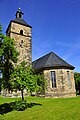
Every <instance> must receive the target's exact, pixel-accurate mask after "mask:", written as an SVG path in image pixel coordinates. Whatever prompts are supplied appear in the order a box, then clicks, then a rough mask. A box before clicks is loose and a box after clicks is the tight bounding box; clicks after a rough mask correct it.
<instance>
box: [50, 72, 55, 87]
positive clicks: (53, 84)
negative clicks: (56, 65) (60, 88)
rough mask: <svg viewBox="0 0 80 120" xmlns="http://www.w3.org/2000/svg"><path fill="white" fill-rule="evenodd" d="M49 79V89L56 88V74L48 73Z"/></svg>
mask: <svg viewBox="0 0 80 120" xmlns="http://www.w3.org/2000/svg"><path fill="white" fill-rule="evenodd" d="M50 78H51V84H52V85H51V87H52V88H56V72H55V71H50Z"/></svg>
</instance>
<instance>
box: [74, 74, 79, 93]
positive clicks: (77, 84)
mask: <svg viewBox="0 0 80 120" xmlns="http://www.w3.org/2000/svg"><path fill="white" fill-rule="evenodd" d="M74 79H75V86H76V90H77V93H78V94H79V95H80V73H77V72H75V73H74Z"/></svg>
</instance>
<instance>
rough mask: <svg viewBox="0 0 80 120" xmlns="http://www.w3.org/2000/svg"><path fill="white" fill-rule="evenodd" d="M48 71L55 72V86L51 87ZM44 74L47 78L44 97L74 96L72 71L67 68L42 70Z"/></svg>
mask: <svg viewBox="0 0 80 120" xmlns="http://www.w3.org/2000/svg"><path fill="white" fill-rule="evenodd" d="M50 71H55V73H56V87H55V88H52V82H51V76H50ZM67 71H69V73H70V82H69V81H68V76H67ZM43 73H44V76H45V78H46V80H47V88H46V93H45V97H75V96H76V91H75V82H74V71H73V70H69V69H51V70H44V72H43Z"/></svg>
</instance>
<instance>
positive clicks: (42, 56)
mask: <svg viewBox="0 0 80 120" xmlns="http://www.w3.org/2000/svg"><path fill="white" fill-rule="evenodd" d="M50 53H52V52H50ZM50 53H47V54H45V55H43V56H42V57H39V58H38V59H36V60H34V61H33V62H35V61H38V60H40V59H42V58H44V57H45V56H47V55H49V54H50Z"/></svg>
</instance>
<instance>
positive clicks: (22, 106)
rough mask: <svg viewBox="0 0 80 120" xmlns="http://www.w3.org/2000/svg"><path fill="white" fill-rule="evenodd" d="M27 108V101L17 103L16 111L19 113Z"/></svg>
mask: <svg viewBox="0 0 80 120" xmlns="http://www.w3.org/2000/svg"><path fill="white" fill-rule="evenodd" d="M26 108H27V102H26V101H25V100H23V101H22V100H18V101H15V105H14V109H15V110H17V111H23V110H25V109H26Z"/></svg>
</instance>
